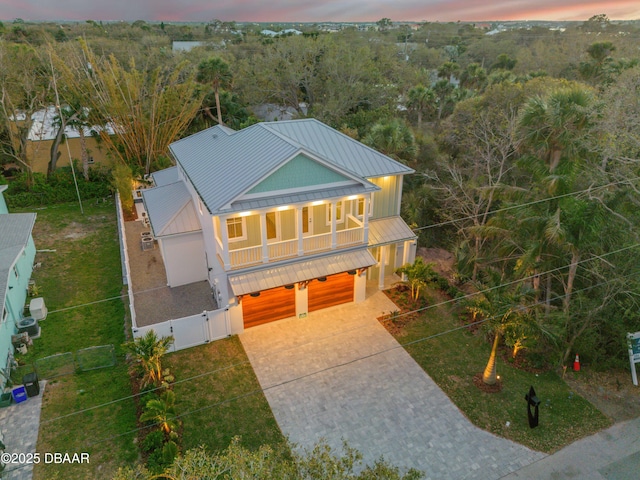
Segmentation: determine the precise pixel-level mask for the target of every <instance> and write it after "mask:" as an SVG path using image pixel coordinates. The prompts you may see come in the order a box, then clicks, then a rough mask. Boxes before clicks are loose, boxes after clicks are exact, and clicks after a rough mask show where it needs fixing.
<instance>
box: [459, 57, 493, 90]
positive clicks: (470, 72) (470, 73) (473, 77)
mask: <svg viewBox="0 0 640 480" xmlns="http://www.w3.org/2000/svg"><path fill="white" fill-rule="evenodd" d="M486 81H487V71H486V70H485V69H484V68H483V67H482V66H481V65H480V64H479V63H475V62H474V63H470V64H469V65H467V68H465V69H464V71H463V72H462V74H461V75H460V85H462V86H463V87H465V88H470V89H472V90H480V89H481V88H482V87H483V85H484V84H485V83H486Z"/></svg>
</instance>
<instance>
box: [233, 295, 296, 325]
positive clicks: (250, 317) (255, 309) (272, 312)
mask: <svg viewBox="0 0 640 480" xmlns="http://www.w3.org/2000/svg"><path fill="white" fill-rule="evenodd" d="M242 313H243V318H244V328H248V327H255V326H256V325H261V324H263V323H268V322H273V321H274V320H280V319H281V318H287V317H293V316H295V314H296V291H295V289H294V288H285V287H278V288H272V289H270V290H263V291H262V292H260V295H259V296H257V297H252V296H251V295H245V296H243V297H242Z"/></svg>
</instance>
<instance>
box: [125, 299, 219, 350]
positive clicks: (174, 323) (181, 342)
mask: <svg viewBox="0 0 640 480" xmlns="http://www.w3.org/2000/svg"><path fill="white" fill-rule="evenodd" d="M149 330H155V332H156V335H158V336H159V337H168V336H169V335H173V338H174V342H173V345H172V346H171V348H170V351H171V352H176V351H178V350H183V349H185V348H189V347H195V346H196V345H202V344H204V343H208V342H211V341H213V340H219V339H221V338H225V337H228V336H229V335H231V324H230V317H229V312H228V310H226V309H220V310H212V311H210V312H207V311H205V312H202V313H199V314H197V315H192V316H190V317H184V318H179V319H176V320H167V321H166V322H162V323H156V324H153V325H147V326H144V327H134V328H133V336H134V337H135V338H138V337H141V336H143V335H144V334H146V333H147V332H148V331H149Z"/></svg>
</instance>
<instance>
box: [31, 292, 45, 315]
mask: <svg viewBox="0 0 640 480" xmlns="http://www.w3.org/2000/svg"><path fill="white" fill-rule="evenodd" d="M29 313H30V314H31V316H32V317H33V318H35V319H36V320H44V319H45V318H47V306H46V305H45V304H44V298H42V297H38V298H32V299H31V302H29Z"/></svg>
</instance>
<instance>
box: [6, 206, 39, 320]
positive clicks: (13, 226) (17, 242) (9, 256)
mask: <svg viewBox="0 0 640 480" xmlns="http://www.w3.org/2000/svg"><path fill="white" fill-rule="evenodd" d="M35 222H36V214H35V213H3V214H0V298H1V301H0V315H2V312H3V311H4V303H5V292H6V291H7V285H9V275H10V274H11V267H12V266H13V264H14V263H15V261H16V259H17V258H18V256H19V255H20V253H22V251H23V250H24V248H25V247H26V246H27V243H28V242H29V237H30V236H31V231H32V230H33V225H34V224H35Z"/></svg>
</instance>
